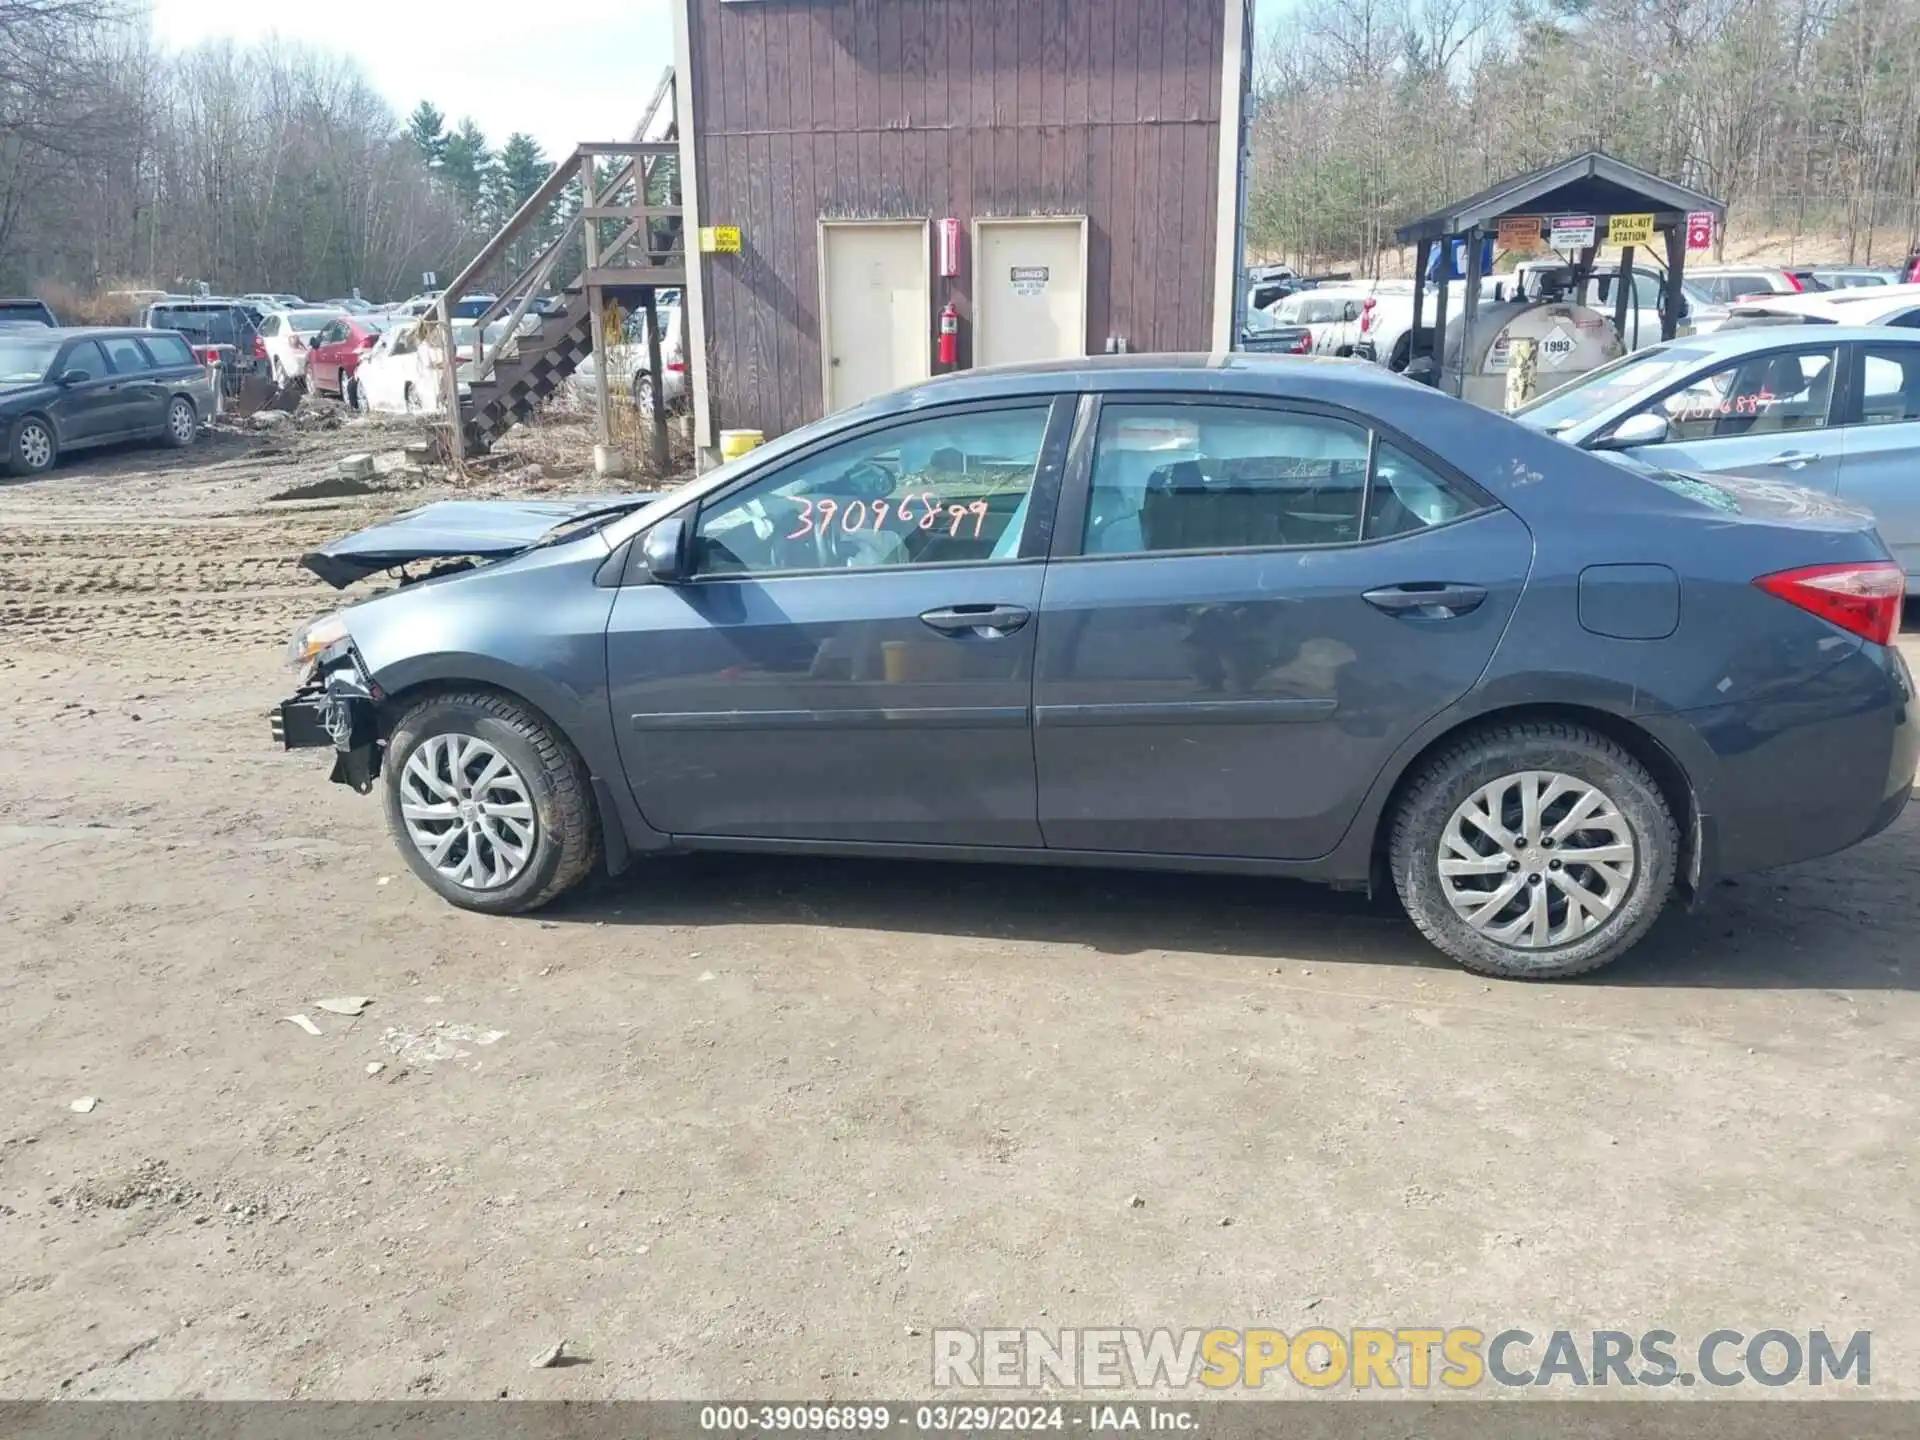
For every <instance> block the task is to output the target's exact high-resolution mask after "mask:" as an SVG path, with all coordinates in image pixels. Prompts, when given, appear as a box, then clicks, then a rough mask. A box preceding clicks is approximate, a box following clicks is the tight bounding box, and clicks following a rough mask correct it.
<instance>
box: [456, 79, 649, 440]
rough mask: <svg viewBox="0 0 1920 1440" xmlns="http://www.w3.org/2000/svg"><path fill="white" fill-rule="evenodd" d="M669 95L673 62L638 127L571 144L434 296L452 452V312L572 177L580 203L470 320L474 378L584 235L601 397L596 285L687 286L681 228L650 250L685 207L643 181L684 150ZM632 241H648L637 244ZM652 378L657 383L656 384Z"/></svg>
mask: <svg viewBox="0 0 1920 1440" xmlns="http://www.w3.org/2000/svg"><path fill="white" fill-rule="evenodd" d="M673 93H674V75H673V70H672V69H671V67H669V68H668V69H667V70H666V71H665V72H664V73H663V74H662V75H661V77H660V83H659V86H658V87H657V88H656V89H655V91H654V95H653V99H652V102H651V103H650V104H649V105H648V107H647V111H646V115H645V117H644V118H643V119H642V120H641V122H640V124H639V126H638V127H637V128H636V129H635V131H634V138H633V139H631V140H625V141H600V142H590V143H587V144H583V145H580V146H577V147H576V148H575V149H574V152H573V154H572V155H571V156H568V157H567V158H566V159H564V160H562V161H561V162H560V163H559V164H557V165H555V166H554V168H553V173H552V174H550V175H549V176H548V177H547V178H546V180H545V181H544V182H542V184H541V185H540V188H539V189H537V190H535V191H534V192H533V194H532V195H530V196H528V197H527V200H526V202H525V203H524V204H522V205H521V206H520V208H519V209H517V210H516V211H514V213H513V215H512V217H511V218H509V219H508V221H507V223H506V224H505V225H503V226H502V227H501V228H500V230H499V233H497V234H496V235H494V236H493V238H492V239H490V240H488V241H487V243H486V244H485V245H483V246H482V247H481V248H480V251H479V253H478V254H476V255H475V256H474V257H473V259H472V260H471V261H469V262H468V263H467V265H466V267H465V268H464V269H462V270H461V271H460V273H459V274H458V275H456V276H454V278H453V280H452V281H451V283H449V284H448V286H447V288H446V289H445V290H443V291H441V292H440V295H439V296H438V297H437V299H436V301H435V310H434V313H435V317H436V319H437V321H438V323H439V326H440V333H441V337H442V342H443V344H444V347H445V354H446V356H447V363H446V365H445V366H444V370H445V374H444V376H443V379H442V383H443V384H444V386H445V396H444V399H445V404H446V407H447V414H448V416H449V417H450V419H451V420H452V422H453V423H452V431H453V434H452V436H451V439H452V443H453V448H454V454H455V456H456V458H460V457H463V454H464V449H465V443H464V438H463V436H462V433H461V431H462V425H461V421H460V370H461V368H462V367H461V365H460V362H459V347H458V346H457V345H456V344H455V343H454V339H453V324H454V321H453V312H454V309H455V308H456V307H457V306H458V304H459V302H460V301H461V300H462V299H463V298H464V297H465V296H466V295H468V294H469V293H471V291H472V290H473V289H474V287H475V286H476V285H477V284H478V283H479V282H480V280H481V278H482V277H483V276H485V275H487V274H488V273H490V272H491V271H492V270H493V268H494V267H495V266H496V265H498V264H499V263H500V262H501V260H502V259H503V258H504V257H505V256H506V255H507V253H508V251H509V250H510V249H511V248H512V246H513V245H514V243H515V242H516V241H517V240H519V239H521V238H522V237H523V236H525V235H526V234H527V233H528V232H529V231H530V230H532V229H534V228H535V227H536V226H538V225H540V224H541V223H542V221H543V220H544V219H545V218H546V217H547V216H548V214H549V212H551V211H552V210H553V209H554V208H555V207H556V206H557V205H558V204H560V202H561V201H562V199H563V197H564V196H565V195H566V192H567V190H568V187H569V186H570V185H571V184H572V183H574V182H575V181H577V182H578V183H579V186H580V204H579V206H578V207H577V208H576V209H575V210H574V211H573V212H572V213H571V214H570V215H569V216H568V217H567V220H566V222H565V224H563V225H562V226H561V228H560V230H559V232H558V233H557V234H556V235H555V236H554V237H553V238H552V239H551V240H549V241H548V242H547V243H546V244H545V245H543V246H542V247H541V249H540V251H539V252H538V253H537V254H536V255H535V256H534V257H533V259H532V260H531V261H529V262H528V264H527V265H526V266H524V267H523V268H521V269H520V271H519V272H518V273H517V274H516V275H515V276H514V277H513V278H512V279H511V280H510V281H508V282H507V284H505V285H504V286H502V287H501V288H500V290H499V291H498V293H497V295H496V298H495V299H494V301H493V303H492V304H491V305H489V306H488V307H487V309H486V311H485V312H484V313H482V314H481V315H479V316H477V317H476V318H475V319H474V320H473V321H472V322H470V323H471V324H472V325H473V329H474V344H473V359H472V361H471V362H470V364H471V369H470V375H471V378H472V379H473V380H475V381H478V380H481V379H484V378H486V377H487V376H490V375H491V374H492V373H493V372H494V369H495V367H496V366H497V365H498V363H499V361H500V358H501V356H502V354H503V353H504V352H505V351H506V349H507V347H508V346H510V345H514V344H515V343H516V341H517V340H518V338H519V336H518V331H519V328H520V325H521V323H522V322H523V321H524V320H525V318H526V315H527V312H528V311H529V310H530V309H531V308H532V307H533V305H534V302H535V301H536V300H538V299H539V297H540V296H541V295H542V294H543V293H545V292H546V290H547V287H548V282H549V281H550V280H551V278H552V274H553V269H554V267H555V265H556V264H557V263H558V262H559V260H560V258H561V256H562V255H564V254H565V253H566V251H567V249H568V247H569V246H570V245H572V244H573V242H574V241H575V240H580V241H582V248H583V251H584V254H585V260H586V264H585V268H584V269H583V271H582V272H581V273H580V275H579V276H577V277H576V278H575V280H574V282H573V285H572V286H571V287H570V288H574V289H584V290H585V291H586V292H587V294H588V297H589V301H590V310H591V313H592V317H593V322H592V323H593V342H594V357H595V363H596V364H597V365H599V366H600V367H601V368H602V371H603V373H602V375H601V386H602V395H603V397H604V393H605V387H606V386H607V385H608V384H610V383H611V382H610V380H609V378H608V377H607V376H606V375H605V374H604V370H605V366H606V354H605V341H604V336H603V335H602V333H601V322H600V311H601V305H600V297H599V291H600V290H601V289H602V288H603V287H605V286H610V285H649V286H651V285H679V284H682V283H684V280H685V276H686V261H685V247H686V244H687V239H686V236H685V234H684V233H683V234H682V235H681V236H680V237H679V239H678V241H677V243H676V244H675V245H674V246H673V247H672V248H670V249H666V250H662V249H657V248H655V247H654V245H653V233H652V232H653V222H655V221H658V220H672V219H681V218H682V217H683V210H682V207H681V206H680V205H678V204H664V203H663V204H657V205H656V204H649V203H647V195H648V191H649V188H650V187H652V186H653V184H654V182H655V180H656V177H657V176H658V175H659V173H660V170H661V167H662V165H663V164H667V163H677V161H678V158H679V154H680V146H679V142H678V140H677V139H674V138H671V137H672V136H673V134H674V129H675V127H674V123H673V116H674V113H675V107H674V105H673V103H672V97H673ZM663 107H664V108H663ZM663 115H664V116H665V117H666V123H665V125H664V126H661V125H660V123H659V122H660V118H661V117H662V116H663ZM656 129H664V131H665V138H657V139H650V138H647V137H648V136H649V135H652V134H653V133H654V132H655V131H656ZM607 159H612V160H616V161H618V162H619V163H618V164H616V165H614V166H613V167H612V168H611V169H610V170H609V172H608V174H607V175H606V177H605V178H604V179H602V177H601V176H600V173H599V172H600V162H601V161H603V160H607ZM676 188H677V187H676ZM623 197H624V198H623ZM609 221H617V222H619V223H620V226H621V228H620V229H619V231H618V232H617V233H616V235H615V237H614V239H613V240H612V242H611V243H605V244H603V243H602V239H601V227H602V224H603V223H605V222H609ZM637 241H640V242H644V243H642V244H640V245H638V246H636V242H637ZM503 317H504V318H505V319H506V321H507V324H506V326H505V328H504V331H503V333H502V335H501V338H500V340H499V341H498V342H497V343H496V344H495V345H493V346H492V347H491V348H489V347H488V345H487V341H486V332H487V328H488V327H489V326H491V325H493V324H495V323H496V322H497V321H499V320H501V319H502V318H503ZM462 323H469V322H462ZM657 384H658V382H657V381H656V389H657ZM603 428H604V427H603Z"/></svg>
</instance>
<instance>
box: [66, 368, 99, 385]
mask: <svg viewBox="0 0 1920 1440" xmlns="http://www.w3.org/2000/svg"><path fill="white" fill-rule="evenodd" d="M91 379H93V376H92V375H90V374H88V373H87V372H86V371H85V370H80V369H73V370H62V371H61V372H60V382H59V383H60V384H62V385H84V384H86V383H87V381H89V380H91Z"/></svg>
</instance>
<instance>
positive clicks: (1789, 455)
mask: <svg viewBox="0 0 1920 1440" xmlns="http://www.w3.org/2000/svg"><path fill="white" fill-rule="evenodd" d="M1819 458H1820V456H1819V455H1818V454H1817V453H1816V452H1814V451H1812V450H1782V451H1781V452H1780V453H1779V454H1778V455H1776V456H1774V457H1773V458H1772V459H1771V460H1769V461H1767V464H1769V465H1785V466H1786V467H1788V468H1789V469H1791V470H1798V469H1799V468H1800V467H1801V466H1802V465H1804V464H1806V463H1807V462H1808V461H1809V460H1818V459H1819Z"/></svg>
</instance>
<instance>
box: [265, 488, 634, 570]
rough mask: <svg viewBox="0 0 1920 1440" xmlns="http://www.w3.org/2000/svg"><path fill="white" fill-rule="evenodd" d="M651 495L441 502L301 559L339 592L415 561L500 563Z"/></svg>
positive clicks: (343, 539)
mask: <svg viewBox="0 0 1920 1440" xmlns="http://www.w3.org/2000/svg"><path fill="white" fill-rule="evenodd" d="M652 498H653V497H652V496H630V495H627V496H623V495H595V496H581V497H578V498H576V499H570V500H442V501H439V502H437V503H435V504H432V505H423V506H421V507H420V508H419V509H418V510H409V511H408V512H407V513H406V514H404V515H399V516H396V517H394V518H393V519H391V520H388V521H385V522H383V523H382V524H379V525H374V526H372V527H370V528H368V529H366V530H360V531H356V532H355V533H354V534H352V535H347V536H344V537H342V538H341V539H339V540H334V541H331V542H329V543H328V544H325V545H322V546H321V547H320V548H319V549H318V550H313V551H310V552H308V553H307V554H305V555H303V556H301V557H300V565H301V568H303V569H306V570H310V571H312V572H313V573H314V574H315V575H318V576H319V577H320V578H321V579H322V580H324V581H326V582H327V583H328V584H329V585H331V586H333V587H334V588H335V589H336V590H344V589H345V588H346V587H347V586H349V585H351V584H352V583H353V582H354V581H356V580H363V579H365V578H366V577H367V576H369V575H376V574H378V573H379V572H380V571H382V570H391V569H393V568H394V567H395V566H399V565H408V564H412V563H413V562H415V561H419V560H460V559H467V558H473V559H481V560H497V559H501V558H503V557H505V556H508V555H517V554H518V553H519V552H520V551H522V550H524V549H526V548H527V547H528V546H529V545H532V544H534V543H535V542H536V541H538V540H539V539H541V538H542V537H543V536H545V535H546V534H547V533H548V532H550V531H552V530H554V529H556V528H557V527H559V526H561V525H564V524H566V522H567V521H569V520H574V519H578V518H579V517H581V516H583V515H590V514H593V513H594V512H596V511H600V512H604V511H606V510H608V509H610V508H615V507H623V506H627V505H638V504H643V503H645V501H647V500H649V499H652Z"/></svg>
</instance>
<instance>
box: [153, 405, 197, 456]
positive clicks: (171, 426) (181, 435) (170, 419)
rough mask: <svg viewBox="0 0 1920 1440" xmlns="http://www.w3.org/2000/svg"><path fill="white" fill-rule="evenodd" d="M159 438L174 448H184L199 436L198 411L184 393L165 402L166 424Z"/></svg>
mask: <svg viewBox="0 0 1920 1440" xmlns="http://www.w3.org/2000/svg"><path fill="white" fill-rule="evenodd" d="M160 438H161V439H162V440H164V441H166V443H167V444H168V446H169V447H171V448H172V449H175V450H184V449H186V448H187V447H188V446H189V445H191V444H193V442H194V441H195V440H197V439H199V438H200V412H199V411H198V410H196V409H194V406H193V402H192V401H191V400H189V399H187V397H186V396H184V395H176V396H174V397H173V399H172V400H170V401H168V402H167V426H166V429H165V430H163V431H162V432H161V434H160Z"/></svg>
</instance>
